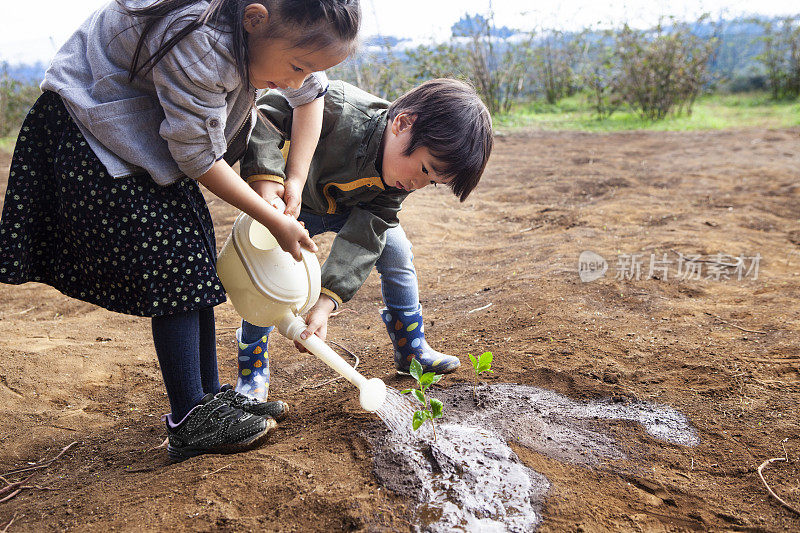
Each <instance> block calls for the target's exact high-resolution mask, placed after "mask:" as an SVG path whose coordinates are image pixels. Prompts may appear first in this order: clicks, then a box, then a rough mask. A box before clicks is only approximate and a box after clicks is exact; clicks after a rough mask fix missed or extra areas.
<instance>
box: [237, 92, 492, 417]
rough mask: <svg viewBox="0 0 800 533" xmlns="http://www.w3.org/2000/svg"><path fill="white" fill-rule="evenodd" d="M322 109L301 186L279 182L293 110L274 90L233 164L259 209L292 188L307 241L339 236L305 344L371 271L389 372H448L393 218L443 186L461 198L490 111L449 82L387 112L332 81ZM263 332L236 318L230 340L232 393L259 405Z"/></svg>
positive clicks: (485, 137) (265, 377) (472, 179)
mask: <svg viewBox="0 0 800 533" xmlns="http://www.w3.org/2000/svg"><path fill="white" fill-rule="evenodd" d="M324 105H325V109H324V114H323V122H322V133H321V135H320V140H319V144H318V146H317V149H316V152H315V153H314V157H313V159H312V162H311V167H310V169H309V172H308V179H307V180H306V182H305V185H303V184H302V183H300V182H298V181H296V180H293V179H287V178H286V176H285V174H284V167H285V161H284V158H283V156H282V154H281V149H282V148H284V143H285V140H286V138H287V133H286V132H290V131H291V129H292V128H291V126H292V113H291V108H290V107H289V105H288V104H287V102H286V100H285V99H284V98H283V97H282V96H280V95H279V94H277V93H274V92H269V93H267V94H266V95H264V96H263V97H261V99H260V100H259V102H258V107H259V112H260V113H261V114H262V117H261V118H262V119H264V118H266V119H267V120H269V123H270V124H271V125H272V127H270V126H269V125H267V124H265V123H264V120H260V121H259V124H258V126H256V129H255V131H254V132H253V135H252V138H251V140H250V144H249V146H248V149H247V152H246V153H245V156H244V158H243V159H242V165H241V175H242V177H243V178H245V179H246V180H247V182H248V183H249V184H250V185H251V187H253V189H255V190H256V192H258V193H259V194H260V195H261V196H262V197H264V198H265V199H266V200H267V201H271V200H273V199H274V198H276V197H284V195H286V196H294V195H297V194H299V190H300V188H301V187H302V208H301V211H300V214H299V217H298V219H299V220H300V221H302V222H303V223H304V224H305V226H306V228H307V229H308V231H309V233H310V234H311V235H312V236H313V235H316V234H318V233H322V232H325V231H335V232H337V236H336V238H335V239H334V241H333V245H332V247H331V252H330V255H329V256H328V258H327V260H326V261H325V263H324V265H323V266H322V291H321V295H320V298H319V301H318V302H317V304H316V305H315V306H314V307H313V308H312V309H311V311H310V312H309V314H308V317H307V318H306V323H307V324H308V328H307V329H306V331H304V332H303V334H302V335H303V338H305V337H307V336H308V335H313V334H316V335H318V336H319V337H321V338H323V339H324V338H325V336H326V333H327V324H328V318H329V317H330V314H331V313H332V312H333V311H334V310H335V309H337V308H338V307H339V305H341V304H343V303H344V302H347V301H348V300H349V299H350V298H352V296H353V295H354V294H355V292H356V291H357V290H358V289H359V288H360V287H361V285H362V284H363V283H364V281H365V280H366V278H367V276H368V274H369V272H370V271H371V270H372V268H373V266H375V267H376V268H377V269H378V272H379V273H380V275H381V291H382V293H383V300H384V304H385V305H386V308H384V309H382V310H381V317H382V318H383V321H384V323H385V324H386V328H387V331H388V333H389V337H390V338H391V340H392V343H393V345H394V361H395V367H396V369H397V372H398V373H400V374H408V371H409V366H410V364H411V361H412V359H414V358H416V359H417V360H418V361H419V362H420V363H421V364H422V367H423V369H424V370H425V371H426V372H429V371H432V372H436V373H438V374H444V373H449V372H453V371H454V370H455V369H456V368H457V367H458V366H459V364H460V363H459V360H458V358H457V357H454V356H451V355H446V354H442V353H439V352H437V351H435V350H433V349H432V348H431V347H430V346H428V343H427V342H426V341H425V335H424V328H423V326H422V309H421V306H420V304H419V293H418V283H417V277H416V271H415V270H414V265H413V263H412V258H413V256H412V253H411V243H410V242H409V240H408V239H407V238H406V235H405V232H404V231H403V229H402V228H401V227H400V225H399V221H398V218H397V214H398V212H399V211H400V208H401V204H402V202H403V200H404V199H405V198H406V196H408V195H409V193H411V192H412V191H414V190H417V189H421V188H422V187H425V186H427V185H429V184H434V185H437V184H442V185H446V186H447V187H449V188H450V189H451V190H452V191H453V193H454V194H455V195H456V196H458V197H459V198H460V199H461V201H462V202H463V201H464V200H465V199H466V198H467V196H469V194H470V193H471V192H472V190H473V189H474V188H475V187H476V186H477V184H478V181H479V180H480V177H481V174H483V170H484V168H485V167H486V162H487V160H488V158H489V154H490V153H491V150H492V122H491V117H490V116H489V111H488V110H487V109H486V106H485V105H484V104H483V102H481V100H480V98H479V97H478V95H477V94H476V93H475V91H474V90H473V89H472V88H471V87H469V86H468V85H466V84H465V83H462V82H459V81H456V80H452V79H436V80H431V81H428V82H426V83H423V84H422V85H420V86H418V87H416V88H414V89H412V90H411V91H409V92H407V93H406V94H404V95H403V96H401V97H400V98H398V99H397V100H396V101H395V102H394V103H392V104H391V105H390V104H389V102H387V101H385V100H382V99H380V98H378V97H376V96H373V95H371V94H369V93H366V92H364V91H362V90H360V89H358V88H356V87H354V86H352V85H349V84H347V83H344V82H341V81H334V82H331V83H330V86H329V89H328V93H327V94H326V96H325V104H324ZM270 330H271V328H262V327H258V326H254V325H252V324H249V323H247V322H245V321H242V328H241V329H240V330H238V331H237V332H236V337H237V340H238V341H239V375H238V382H237V385H236V390H237V391H238V392H241V393H243V394H245V395H248V396H250V397H251V398H254V399H257V400H260V401H264V400H266V397H267V393H268V388H269V359H268V356H267V340H268V335H269V331H270ZM298 347H299V345H298Z"/></svg>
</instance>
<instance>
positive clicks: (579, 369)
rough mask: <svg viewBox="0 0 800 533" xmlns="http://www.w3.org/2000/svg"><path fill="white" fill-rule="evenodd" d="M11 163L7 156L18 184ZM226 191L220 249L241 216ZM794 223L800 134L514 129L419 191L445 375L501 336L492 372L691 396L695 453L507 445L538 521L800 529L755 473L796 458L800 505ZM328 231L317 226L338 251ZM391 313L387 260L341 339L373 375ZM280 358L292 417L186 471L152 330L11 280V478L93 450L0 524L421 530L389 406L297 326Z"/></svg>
mask: <svg viewBox="0 0 800 533" xmlns="http://www.w3.org/2000/svg"><path fill="white" fill-rule="evenodd" d="M8 162H9V157H8V156H7V155H4V156H2V159H0V165H1V167H0V168H2V170H0V176H1V177H2V186H0V188H1V189H2V190H3V191H4V190H5V182H6V178H7V175H8V172H7V170H8ZM209 200H210V206H211V211H212V213H213V215H214V219H215V223H216V227H217V243H218V245H219V246H221V245H222V243H223V242H224V239H225V237H226V236H227V233H228V231H229V229H230V225H231V223H232V221H233V218H234V216H235V211H234V209H232V208H230V207H229V206H227V205H225V204H223V202H222V201H220V200H218V199H211V198H209ZM799 217H800V130H798V129H789V130H742V131H722V132H692V133H647V132H631V133H615V134H585V133H574V132H568V133H552V132H521V133H514V134H511V135H507V136H502V137H498V139H497V143H496V147H495V153H494V155H493V157H492V161H491V162H490V164H489V167H488V169H487V172H486V175H485V177H484V179H483V181H482V183H481V185H480V187H479V188H478V190H477V191H476V192H475V193H474V194H473V196H471V197H470V198H469V200H468V201H467V202H465V203H463V204H460V203H459V202H458V201H457V200H456V199H455V198H454V197H452V195H450V194H449V193H448V191H447V190H446V189H442V188H438V189H435V190H434V189H433V188H428V189H426V190H423V191H420V192H418V193H415V194H413V195H412V196H411V197H410V198H409V200H408V201H407V205H406V206H405V208H404V210H403V213H402V214H401V220H402V223H403V225H404V227H405V228H406V231H407V233H408V234H409V236H410V238H411V240H412V241H413V242H414V246H415V248H414V250H415V263H416V266H417V269H418V273H419V277H420V284H421V291H422V303H423V306H424V310H425V318H426V328H427V330H426V333H427V335H428V338H429V340H430V342H431V343H432V344H433V345H434V346H435V347H436V348H437V349H440V350H442V351H446V352H448V353H452V354H457V355H459V356H462V357H463V359H462V361H463V363H464V364H463V366H462V367H461V368H460V369H459V370H458V371H457V372H456V373H455V374H454V375H451V376H448V377H446V378H445V379H444V380H443V381H442V382H441V384H440V385H441V386H442V387H448V386H452V385H454V384H459V383H470V382H471V373H470V372H471V369H470V368H469V362H468V360H467V358H466V354H467V353H472V354H480V353H482V352H483V351H485V350H490V351H492V352H493V353H494V354H495V363H494V369H495V373H494V374H493V375H489V376H488V377H487V378H486V379H485V380H486V381H487V382H489V383H517V384H523V385H532V386H536V387H540V388H543V389H548V390H552V391H555V392H557V393H560V394H563V395H566V396H568V397H570V398H572V399H574V400H581V401H583V400H597V399H603V398H611V399H612V400H614V401H617V402H621V403H624V402H632V401H637V400H638V401H646V402H652V403H657V404H662V405H666V406H671V407H673V408H674V409H677V410H678V411H680V412H681V413H683V414H684V415H686V417H688V419H689V421H690V422H691V424H693V426H694V427H695V428H696V430H697V435H698V437H699V439H700V443H699V444H698V445H697V446H694V447H691V446H682V445H678V444H672V443H669V442H666V441H662V440H658V439H656V438H654V437H652V436H650V435H649V434H647V433H646V432H645V431H644V430H643V429H642V428H641V426H638V425H636V424H632V423H628V422H624V421H619V422H616V423H615V426H614V427H615V431H614V438H615V440H616V442H617V444H618V446H619V447H620V449H623V450H624V451H625V458H624V459H616V460H613V461H600V462H599V463H596V464H576V463H573V462H570V461H564V460H559V459H558V453H557V452H558V450H555V451H554V453H552V454H548V453H542V452H537V451H534V450H533V449H531V448H527V447H525V446H524V445H522V444H519V443H514V442H512V443H511V446H512V448H513V449H514V451H515V452H516V453H517V454H518V455H519V457H520V458H521V460H522V461H523V462H524V463H525V465H527V466H528V467H530V468H531V469H533V470H535V471H536V472H539V473H541V474H543V475H545V476H546V477H547V479H548V480H549V482H550V484H551V487H550V490H549V493H548V495H547V497H546V499H545V504H544V506H543V508H542V509H541V512H542V514H543V517H544V519H543V522H542V524H541V527H540V529H541V530H542V531H564V530H567V531H599V530H630V531H642V530H643V531H663V530H669V531H674V530H694V529H700V530H707V529H712V530H758V531H798V530H800V516H798V515H796V514H793V513H792V512H791V511H789V510H787V509H785V508H783V507H781V506H780V504H778V503H777V501H775V500H774V499H773V498H772V497H770V496H769V495H768V493H767V491H766V489H765V487H764V486H763V485H762V483H761V481H760V479H759V477H758V475H757V473H756V470H757V468H758V466H759V465H760V464H761V463H762V462H763V461H765V460H767V459H770V458H775V457H783V456H784V453H788V459H789V460H788V462H774V463H772V464H770V465H769V466H768V467H767V468H766V469H765V476H766V478H767V480H768V481H769V483H770V485H771V486H772V487H773V489H774V490H775V491H776V492H777V493H778V494H779V495H781V496H782V497H783V498H784V499H785V500H787V501H789V502H790V503H792V504H793V505H794V506H795V507H800V461H798V457H799V456H800V410H799V409H798V405H800V307H798V305H797V301H798V296H800V220H799ZM330 240H331V236H324V237H322V238H320V239H319V242H320V244H321V247H322V249H323V250H322V253H323V254H324V253H325V251H326V250H327V247H328V246H329V243H330ZM584 250H591V251H594V252H596V253H597V254H599V255H601V256H602V257H604V258H605V259H606V260H607V261H608V264H609V270H608V272H607V273H606V275H605V277H603V278H601V279H599V280H596V281H592V282H590V283H583V282H581V280H580V278H579V275H578V256H579V255H580V253H581V252H582V251H584ZM651 253H653V254H656V257H657V258H658V259H661V258H662V257H663V256H662V254H667V257H668V259H670V260H673V261H675V260H676V259H677V257H678V256H677V253H681V254H684V255H687V256H688V255H691V254H701V255H702V256H703V258H704V259H705V260H709V261H711V260H713V259H711V257H712V256H713V255H714V254H717V253H722V254H730V255H733V256H738V255H740V254H744V255H747V256H754V255H755V254H756V253H758V254H760V255H761V261H760V265H759V266H760V270H759V273H758V278H757V279H754V277H755V276H754V275H753V273H751V275H750V276H747V277H745V278H744V279H742V280H738V279H736V277H735V276H734V277H733V278H732V279H728V280H719V281H717V280H715V279H713V278H712V279H699V280H696V279H685V280H684V279H677V278H676V276H675V275H674V269H675V265H673V267H672V268H673V270H672V271H670V272H669V273H668V275H667V276H664V275H663V274H658V273H656V275H655V277H652V278H649V279H645V278H647V277H648V276H647V273H648V272H647V271H648V265H649V258H650V254H651ZM625 254H642V257H643V266H642V276H641V279H640V280H636V279H615V275H616V273H617V271H616V267H617V264H618V259H619V258H621V257H623V256H624V255H625ZM323 257H324V255H323ZM704 266H705V267H706V268H711V267H712V266H713V265H712V263H704ZM704 277H705V273H704ZM379 306H380V291H379V282H378V278H377V275H373V276H371V277H370V279H369V280H368V281H367V283H366V285H365V286H364V287H363V288H362V290H361V291H360V292H359V293H358V294H357V296H356V297H355V298H354V300H353V301H351V302H350V303H349V304H347V305H346V306H345V307H344V310H343V311H342V312H341V313H340V314H338V315H337V316H335V317H334V318H333V319H332V321H331V326H330V329H329V338H330V339H333V340H336V341H337V342H339V343H341V344H343V345H345V346H347V347H348V348H349V349H350V350H352V351H354V352H355V353H357V354H358V355H359V356H360V357H361V365H360V367H359V368H360V370H361V371H363V372H364V373H365V374H366V375H367V376H369V377H375V376H377V377H381V378H383V379H385V380H386V382H387V384H389V385H390V386H393V387H395V388H398V389H399V388H405V387H407V386H408V385H409V381H408V380H407V379H401V378H398V377H396V376H394V373H393V367H392V364H391V350H390V344H389V339H388V337H387V335H386V332H385V331H384V329H383V326H382V324H381V321H380V318H379V315H378V309H379ZM487 306H488V307H487ZM479 308H483V309H480V310H478V311H473V310H475V309H479ZM236 325H237V315H236V313H235V311H234V310H233V307H232V306H231V305H230V303H227V304H225V305H222V306H219V307H218V308H217V327H218V350H219V358H220V371H221V374H222V377H223V379H224V381H229V382H232V381H234V379H235V362H234V359H235V346H234V343H233V330H234V328H235V327H236ZM746 330H749V331H746ZM270 355H271V359H272V365H273V366H272V368H273V385H272V397H273V398H276V399H283V400H285V401H287V402H289V404H290V405H291V407H292V409H293V412H292V415H291V416H290V417H289V419H288V420H287V421H285V422H284V423H282V424H281V425H280V427H279V428H278V430H277V431H276V432H275V433H274V436H273V437H272V438H271V440H270V441H269V442H268V443H267V444H266V445H265V446H264V447H262V448H260V449H258V450H255V451H252V452H249V453H245V454H240V455H232V456H205V457H198V458H194V459H191V460H189V461H186V462H183V463H180V464H170V463H169V462H168V460H167V456H166V452H165V450H164V449H163V448H159V445H160V444H161V443H162V441H163V440H164V437H165V430H164V427H163V423H162V422H161V421H160V420H159V417H160V416H161V415H162V414H163V413H164V412H165V411H166V410H167V409H168V403H167V401H166V397H165V394H164V388H163V384H162V382H161V377H160V372H159V369H158V366H157V363H156V357H155V353H154V350H153V346H152V341H151V338H150V325H149V321H148V320H147V319H141V318H135V317H130V316H124V315H119V314H114V313H111V312H108V311H105V310H103V309H100V308H97V307H95V306H92V305H89V304H86V303H83V302H79V301H76V300H73V299H70V298H67V297H66V296H63V295H62V294H60V293H58V292H57V291H55V290H54V289H52V288H50V287H47V286H43V285H39V284H26V285H22V286H8V285H4V286H2V288H1V289H0V474H3V473H5V472H9V471H12V470H16V469H19V468H25V467H27V466H30V463H33V462H37V461H41V460H47V459H51V458H53V457H55V456H56V455H57V454H58V452H59V451H60V450H61V449H62V448H63V447H65V446H67V445H68V444H70V443H72V442H76V444H75V445H74V446H73V447H72V448H70V449H69V450H68V451H67V452H66V453H65V454H64V455H63V456H62V457H61V458H59V459H58V461H56V462H54V463H53V464H51V465H50V466H49V467H48V468H46V469H42V470H40V471H38V472H39V473H38V474H37V475H36V476H34V477H33V478H32V479H31V480H30V481H28V482H27V483H26V485H27V486H31V487H33V488H25V489H23V490H22V491H21V492H19V493H18V494H17V495H16V496H14V497H13V498H11V499H10V500H8V501H6V502H4V503H0V529H2V528H3V527H4V525H5V524H6V523H8V522H9V521H10V520H11V519H12V518H13V519H14V522H13V524H12V525H11V527H10V528H9V529H8V530H9V531H51V530H58V531H61V530H73V531H106V530H112V529H113V530H123V531H162V530H166V529H169V530H175V531H250V530H252V531H255V530H268V531H341V530H358V531H407V530H409V529H411V528H413V524H414V523H415V514H414V509H415V502H414V501H413V499H411V498H408V497H407V496H401V495H399V494H395V493H392V492H391V491H388V490H386V488H384V487H381V486H380V484H379V483H378V481H377V478H376V477H375V476H374V474H373V456H374V454H373V451H372V450H371V448H370V444H369V442H370V441H369V440H368V439H367V437H366V436H365V433H364V432H365V430H367V429H368V428H372V429H373V430H374V429H375V427H376V424H377V423H378V422H377V419H376V418H375V417H374V416H372V415H370V414H368V413H365V412H363V411H361V410H360V409H359V406H358V402H357V397H356V394H354V390H353V389H352V387H350V386H349V385H348V384H346V383H343V382H341V381H338V382H335V383H333V384H325V385H320V384H321V383H323V382H324V381H326V380H327V379H328V378H330V377H331V372H330V371H329V370H328V369H327V367H325V366H324V365H323V364H322V363H321V362H319V361H317V360H316V359H315V358H314V357H313V356H310V355H307V354H299V353H297V352H296V351H295V350H294V348H293V347H291V346H290V344H289V343H288V342H287V341H285V340H284V339H281V338H278V337H277V336H274V338H273V340H272V345H271V354H270ZM438 386H439V385H437V387H438ZM446 410H447V408H446V407H445V413H446ZM6 478H7V479H8V481H10V482H13V481H18V480H20V479H22V476H21V475H19V474H15V475H8V476H6ZM476 490H480V489H479V488H476ZM7 495H8V493H6V494H2V495H0V498H2V497H3V496H7Z"/></svg>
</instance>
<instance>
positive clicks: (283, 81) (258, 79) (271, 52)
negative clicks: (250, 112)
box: [248, 34, 347, 89]
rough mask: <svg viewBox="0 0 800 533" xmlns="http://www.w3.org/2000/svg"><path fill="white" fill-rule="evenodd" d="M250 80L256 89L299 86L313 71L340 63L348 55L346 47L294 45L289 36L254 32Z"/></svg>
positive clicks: (250, 47) (250, 48) (251, 37)
mask: <svg viewBox="0 0 800 533" xmlns="http://www.w3.org/2000/svg"><path fill="white" fill-rule="evenodd" d="M249 38H250V42H249V43H248V47H249V53H248V56H249V57H248V61H249V70H250V83H252V84H253V87H255V88H256V89H275V88H277V89H298V88H299V87H300V86H301V85H302V84H303V81H304V80H305V79H306V78H307V77H308V75H309V74H311V73H312V72H318V71H322V70H326V69H329V68H331V67H333V66H335V65H338V64H339V63H341V62H342V61H344V60H345V59H346V58H347V53H346V52H345V51H344V47H333V46H331V47H327V48H321V49H316V50H315V49H308V48H299V47H292V43H291V41H290V40H289V39H282V38H269V37H266V38H265V37H258V36H256V35H253V34H250V37H249Z"/></svg>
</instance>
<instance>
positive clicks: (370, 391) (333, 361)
mask: <svg viewBox="0 0 800 533" xmlns="http://www.w3.org/2000/svg"><path fill="white" fill-rule="evenodd" d="M305 329H306V323H305V322H304V321H303V319H302V318H300V317H299V316H295V315H292V314H289V313H287V314H286V315H285V316H284V317H283V318H282V319H281V321H280V322H278V331H279V332H280V334H281V335H283V336H284V337H286V338H287V339H289V340H293V341H297V342H299V343H300V344H302V345H303V346H304V347H305V348H306V349H307V350H308V351H309V352H311V353H313V354H314V355H316V356H317V357H318V358H319V359H321V360H322V362H324V363H325V364H326V365H328V366H329V367H331V368H332V369H333V370H334V371H335V372H336V373H337V374H339V375H341V376H342V377H344V378H345V379H346V380H347V381H349V382H350V383H352V384H353V385H355V386H356V387H358V389H359V391H360V394H359V402H360V403H361V407H362V408H363V409H364V410H366V411H370V412H373V411H377V410H378V409H379V408H380V406H381V405H383V402H384V400H385V399H386V384H385V383H384V382H383V381H381V380H380V379H378V378H372V379H367V378H365V377H364V376H362V375H361V374H359V373H358V371H356V369H355V368H353V367H352V366H350V365H349V364H348V363H347V361H345V360H344V359H342V357H341V356H340V355H339V354H337V353H336V352H334V351H333V350H332V349H331V347H330V346H328V345H327V344H325V341H323V340H322V339H320V338H319V337H317V336H316V335H310V336H309V337H308V338H306V339H303V338H301V337H300V334H301V333H302V332H303V331H305Z"/></svg>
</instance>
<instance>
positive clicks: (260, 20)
mask: <svg viewBox="0 0 800 533" xmlns="http://www.w3.org/2000/svg"><path fill="white" fill-rule="evenodd" d="M268 23H269V11H267V8H266V6H264V4H249V5H248V6H247V7H245V8H244V16H243V17H242V24H243V25H244V31H246V32H247V33H260V32H262V31H263V30H264V28H266V27H267V24H268Z"/></svg>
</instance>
